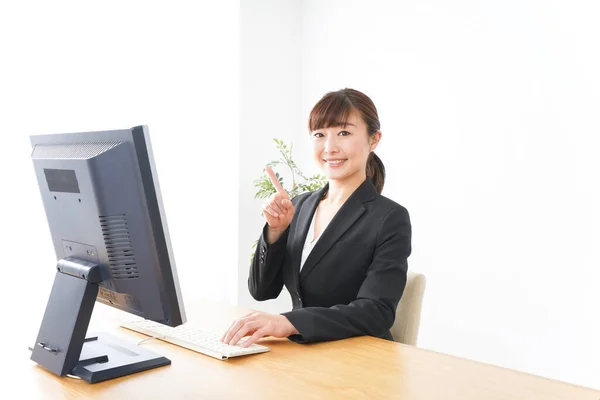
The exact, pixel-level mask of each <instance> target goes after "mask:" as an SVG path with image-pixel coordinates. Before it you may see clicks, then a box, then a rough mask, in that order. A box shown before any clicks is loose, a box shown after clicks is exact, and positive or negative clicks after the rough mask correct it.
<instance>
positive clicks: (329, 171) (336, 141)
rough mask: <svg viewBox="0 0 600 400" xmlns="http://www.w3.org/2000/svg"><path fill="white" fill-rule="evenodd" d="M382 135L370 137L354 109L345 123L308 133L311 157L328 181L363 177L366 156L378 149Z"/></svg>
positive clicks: (364, 175) (364, 176)
mask: <svg viewBox="0 0 600 400" xmlns="http://www.w3.org/2000/svg"><path fill="white" fill-rule="evenodd" d="M380 138H381V132H379V131H377V132H376V133H375V134H374V135H371V136H369V134H368V132H367V125H366V124H365V122H364V121H363V119H362V118H361V116H360V114H359V112H358V111H356V109H353V110H352V111H351V112H350V113H349V114H348V117H347V118H346V119H345V124H343V123H338V124H336V125H335V126H329V127H326V128H321V129H315V130H313V131H312V132H311V142H312V145H313V158H314V161H315V162H316V163H317V165H318V166H319V168H320V169H321V171H322V172H323V174H324V175H325V176H326V177H327V179H329V180H339V181H343V180H348V179H355V178H356V179H358V180H360V181H362V180H364V179H365V178H366V166H367V159H368V157H369V153H370V152H371V151H373V150H375V148H376V147H377V144H378V143H379V139H380Z"/></svg>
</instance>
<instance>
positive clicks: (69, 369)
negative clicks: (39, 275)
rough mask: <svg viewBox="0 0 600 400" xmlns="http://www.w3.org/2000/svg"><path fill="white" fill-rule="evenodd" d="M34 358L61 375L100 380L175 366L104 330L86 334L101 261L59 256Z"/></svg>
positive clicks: (32, 355) (94, 381) (33, 353)
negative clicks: (103, 331) (165, 366)
mask: <svg viewBox="0 0 600 400" xmlns="http://www.w3.org/2000/svg"><path fill="white" fill-rule="evenodd" d="M57 270H58V271H57V272H56V277H55V279H54V285H53V286H52V292H51V293H50V297H49V299H48V304H47V306H46V311H45V313H44V318H43V320H42V325H41V327H40V331H39V333H38V336H37V339H36V341H35V345H34V346H33V348H32V349H30V350H31V351H32V353H31V359H32V360H33V361H35V362H36V363H38V364H39V365H41V366H42V367H44V368H45V369H47V370H49V371H50V372H52V373H54V374H56V375H58V376H64V375H69V374H70V375H75V376H78V377H80V378H81V379H83V380H85V381H87V382H89V383H96V382H102V381H105V380H107V379H113V378H118V377H121V376H125V375H129V374H133V373H136V372H141V371H146V370H149V369H152V368H157V367H162V366H164V365H169V364H171V360H169V359H168V358H165V357H162V356H160V355H158V354H156V353H153V352H151V351H149V350H147V349H144V348H142V347H140V346H137V345H135V344H133V343H129V342H127V341H125V340H122V339H119V338H117V337H115V336H112V335H109V334H106V333H101V334H98V335H92V336H90V337H88V338H86V333H87V329H88V325H89V323H90V318H91V316H92V311H93V310H94V304H95V303H96V296H97V295H98V289H99V286H98V284H99V283H100V282H101V281H102V278H101V267H100V265H98V264H93V263H89V262H87V261H83V260H79V259H76V258H67V259H61V260H59V261H58V264H57Z"/></svg>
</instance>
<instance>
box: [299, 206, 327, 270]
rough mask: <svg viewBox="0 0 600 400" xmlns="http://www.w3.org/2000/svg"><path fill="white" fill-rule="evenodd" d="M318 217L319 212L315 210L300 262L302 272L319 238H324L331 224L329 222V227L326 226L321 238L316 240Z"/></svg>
mask: <svg viewBox="0 0 600 400" xmlns="http://www.w3.org/2000/svg"><path fill="white" fill-rule="evenodd" d="M316 216H317V210H315V213H314V214H313V217H312V221H311V222H310V228H308V233H307V235H306V240H305V241H304V247H303V248H302V261H300V271H302V267H303V266H304V263H305V262H306V259H307V258H308V255H309V254H310V252H311V251H312V249H313V247H315V245H316V244H317V242H318V241H319V238H320V237H321V236H323V232H324V231H325V228H327V225H329V222H328V223H327V225H325V226H324V227H323V229H322V230H321V234H320V235H319V237H318V238H315V217H316Z"/></svg>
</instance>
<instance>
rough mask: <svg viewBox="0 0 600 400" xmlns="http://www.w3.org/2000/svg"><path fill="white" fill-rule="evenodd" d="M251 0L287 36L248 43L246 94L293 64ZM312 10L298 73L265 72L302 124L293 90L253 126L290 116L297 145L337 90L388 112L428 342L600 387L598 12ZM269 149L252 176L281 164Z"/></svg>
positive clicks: (291, 100)
mask: <svg viewBox="0 0 600 400" xmlns="http://www.w3.org/2000/svg"><path fill="white" fill-rule="evenodd" d="M251 3H252V4H253V5H254V10H253V14H252V16H253V17H252V18H253V21H254V23H257V22H256V19H257V18H258V17H262V18H265V24H266V25H268V26H271V27H272V28H273V29H271V30H270V36H269V35H264V34H263V35H261V36H260V38H261V40H262V43H250V44H247V43H248V42H243V43H244V50H243V51H244V64H243V84H244V85H246V80H248V78H249V77H252V78H254V77H255V75H254V74H251V75H250V76H249V75H246V74H247V72H248V71H246V70H245V66H246V65H256V64H255V63H258V62H260V63H262V65H270V64H271V63H275V62H282V61H281V56H282V55H281V54H280V52H279V51H277V50H275V49H273V50H272V51H270V52H269V51H268V50H265V46H269V45H270V43H271V41H277V40H279V38H281V36H284V37H289V35H290V33H289V31H288V30H287V29H286V30H284V31H281V30H276V29H274V28H276V27H275V26H273V24H272V21H274V20H277V13H278V12H279V10H278V9H274V8H273V7H272V4H271V3H272V2H264V3H263V2H260V3H259V2H251ZM301 4H302V10H301V11H302V13H301V14H300V15H298V20H299V21H301V23H302V25H301V62H302V63H301V68H300V71H301V78H300V79H299V80H298V81H296V80H294V79H295V78H294V76H290V75H288V74H270V75H269V76H268V78H269V80H268V85H269V87H272V88H275V87H284V86H285V87H290V86H294V85H299V86H300V87H301V104H300V111H299V116H296V115H295V114H292V115H290V114H289V113H290V112H291V111H290V109H287V108H286V107H287V106H288V105H293V106H294V107H295V105H296V100H297V98H296V96H298V93H297V91H290V92H289V93H288V97H282V98H278V99H277V102H274V101H273V100H272V99H271V98H270V97H269V96H267V95H265V96H261V95H260V94H257V96H255V97H253V98H252V103H253V104H250V102H248V101H246V102H244V101H243V102H242V115H245V113H248V112H254V111H256V110H258V109H261V110H269V120H272V119H276V120H277V121H281V120H282V119H283V118H286V119H289V124H286V125H282V126H285V128H286V129H285V131H286V134H288V133H291V132H300V133H299V135H298V136H297V137H294V141H298V142H301V141H303V140H304V139H303V136H302V135H304V134H305V121H306V118H307V117H308V113H309V111H310V109H311V108H312V106H313V105H314V104H315V102H316V101H318V99H319V98H320V97H321V96H322V95H323V94H324V93H325V92H327V91H330V90H337V89H340V88H343V87H353V88H356V89H359V90H362V91H364V92H365V93H367V94H368V95H369V96H370V97H371V98H372V99H373V100H374V101H375V103H376V105H377V107H378V109H379V113H380V119H381V122H382V130H383V139H382V142H381V145H380V148H379V150H378V154H379V155H380V156H381V158H382V160H383V162H384V163H385V166H386V169H387V172H388V180H387V182H386V187H385V190H384V195H386V196H388V197H390V198H392V199H394V200H396V201H398V202H399V203H401V204H403V205H404V206H406V207H407V208H408V210H409V212H410V214H411V218H412V223H413V235H414V236H413V254H412V256H411V257H410V259H409V267H410V269H412V270H415V271H420V272H423V273H425V274H426V275H427V278H428V287H427V290H426V293H425V304H424V309H423V319H422V325H421V333H420V340H419V346H420V347H424V348H428V349H433V350H436V351H440V352H444V353H449V354H454V355H458V356H462V357H467V358H471V359H475V360H480V361H483V362H488V363H492V364H496V365H501V366H504V367H509V368H515V369H517V370H522V371H527V372H530V373H534V374H538V375H543V376H547V377H551V378H555V379H560V380H565V381H568V382H573V383H576V384H581V385H585V386H590V387H595V388H600V378H599V375H598V371H600V345H599V344H598V337H600V322H598V317H597V315H598V306H599V305H600V291H599V290H598V288H599V287H600V272H599V269H598V268H597V266H598V264H599V261H600V254H599V251H598V246H597V243H598V242H599V239H600V233H599V232H600V212H599V204H600V202H599V200H600V196H599V192H600V189H599V185H598V177H597V174H598V172H597V171H600V165H599V164H600V161H599V158H598V157H597V155H596V153H597V149H598V148H599V146H598V145H599V140H598V139H596V137H597V133H598V130H599V128H600V122H599V120H598V118H597V110H598V109H599V106H600V95H599V93H600V92H599V90H598V89H599V88H600V78H599V75H598V74H597V71H599V70H600V53H598V51H597V42H596V41H595V38H597V37H600V25H598V24H597V20H598V19H599V17H600V9H599V7H600V6H598V5H597V2H591V1H590V2H585V3H584V2H569V1H554V2H546V1H544V2H541V1H538V2H535V1H523V0H520V1H505V2H475V1H454V2H446V1H441V0H426V1H419V2H374V1H369V2H366V1H323V0H313V1H304V2H302V3H301ZM242 5H244V2H242ZM261 6H262V8H261ZM244 16H245V14H244V13H242V17H243V18H242V24H244V20H245V18H244ZM282 18H283V19H284V20H285V21H289V13H288V12H287V11H286V12H285V13H284V14H283V17H282ZM290 23H291V22H290ZM253 45H255V46H261V49H262V50H261V52H260V53H254V54H253V53H249V52H247V49H246V46H253ZM278 46H279V47H276V49H279V48H280V45H278ZM283 56H284V57H285V58H286V59H295V58H294V55H290V54H288V53H284V54H283ZM259 58H260V59H259ZM253 68H255V67H253ZM254 72H256V71H254ZM265 74H266V73H265ZM292 75H293V74H292ZM258 76H259V79H265V78H264V76H265V75H260V74H259V75H258ZM244 78H246V80H244ZM265 80H266V79H265ZM244 98H245V97H244ZM262 113H263V114H265V113H266V111H263V112H262ZM296 121H299V122H298V125H293V124H294V123H295V122H296ZM261 126H262V127H263V128H264V127H267V128H270V127H272V126H271V124H269V123H264V124H263V125H261ZM296 128H297V129H296ZM243 129H244V128H243ZM243 129H242V131H243ZM257 135H258V133H257ZM242 136H244V135H242ZM265 136H268V135H265ZM265 136H261V137H262V138H263V139H264V138H265ZM263 139H260V140H263ZM243 140H244V139H242V141H243ZM261 143H266V141H260V142H259V141H258V140H257V141H256V142H255V143H254V144H253V145H254V146H255V147H253V149H254V151H253V152H252V154H251V155H250V156H249V157H248V158H249V159H244V163H248V164H250V163H255V164H256V166H257V167H258V166H260V165H262V163H264V162H266V161H268V159H269V157H268V156H267V155H266V154H264V150H263V149H264V147H262V144H261ZM298 157H300V156H298ZM299 160H300V162H301V163H303V164H304V165H307V164H308V160H309V157H308V153H306V157H305V158H302V159H300V158H299ZM257 167H254V166H253V167H252V168H257ZM241 177H242V181H241V182H244V181H245V180H246V178H244V177H243V175H241ZM253 207H254V206H253ZM240 217H241V225H242V228H241V229H242V230H243V229H244V228H243V227H244V226H245V225H246V224H247V225H248V226H250V225H251V226H252V229H256V227H258V219H256V218H254V216H253V217H252V218H253V219H252V221H251V222H250V217H248V216H247V214H246V213H245V212H242V213H241V214H240ZM240 237H241V236H240ZM241 246H242V248H243V244H241ZM245 268H247V264H246V265H245ZM246 273H247V272H246ZM240 279H241V277H240Z"/></svg>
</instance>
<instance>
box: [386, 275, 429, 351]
mask: <svg viewBox="0 0 600 400" xmlns="http://www.w3.org/2000/svg"><path fill="white" fill-rule="evenodd" d="M424 292H425V275H423V274H419V273H416V272H409V273H408V276H407V279H406V288H405V289H404V293H403V294H402V298H401V299H400V304H398V308H397V309H396V320H395V321H394V326H392V329H391V330H390V331H391V333H392V336H393V337H394V341H396V342H400V343H405V344H410V345H411V346H416V345H417V337H418V336H419V325H420V323H421V305H422V304H423V293H424Z"/></svg>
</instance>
